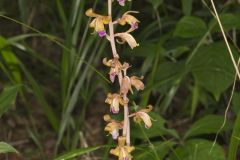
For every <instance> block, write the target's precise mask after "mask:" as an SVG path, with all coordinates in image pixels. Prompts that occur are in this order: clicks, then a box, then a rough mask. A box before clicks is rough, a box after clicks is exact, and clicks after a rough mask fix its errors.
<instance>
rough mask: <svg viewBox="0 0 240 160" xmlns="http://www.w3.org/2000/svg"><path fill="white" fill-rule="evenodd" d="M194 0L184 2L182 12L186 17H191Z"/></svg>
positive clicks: (183, 0) (184, 0)
mask: <svg viewBox="0 0 240 160" xmlns="http://www.w3.org/2000/svg"><path fill="white" fill-rule="evenodd" d="M192 3H193V0H182V10H183V13H184V14H185V15H186V16H189V15H191V12H192Z"/></svg>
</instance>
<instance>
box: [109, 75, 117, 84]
mask: <svg viewBox="0 0 240 160" xmlns="http://www.w3.org/2000/svg"><path fill="white" fill-rule="evenodd" d="M115 76H116V73H111V74H110V80H111V82H112V83H113V82H114V81H115Z"/></svg>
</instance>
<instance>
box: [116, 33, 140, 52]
mask: <svg viewBox="0 0 240 160" xmlns="http://www.w3.org/2000/svg"><path fill="white" fill-rule="evenodd" d="M115 37H119V38H120V39H121V41H118V43H120V44H123V43H125V42H127V43H128V44H129V46H130V47H131V48H132V49H133V48H135V47H137V46H139V44H138V43H137V42H136V40H135V39H134V38H133V36H132V35H131V34H129V33H127V32H123V33H116V34H115Z"/></svg>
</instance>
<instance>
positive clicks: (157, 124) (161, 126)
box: [131, 112, 179, 139]
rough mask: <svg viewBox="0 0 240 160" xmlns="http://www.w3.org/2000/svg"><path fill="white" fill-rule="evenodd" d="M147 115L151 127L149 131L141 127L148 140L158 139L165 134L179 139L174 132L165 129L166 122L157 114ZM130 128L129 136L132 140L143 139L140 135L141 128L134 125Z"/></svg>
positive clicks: (141, 134) (142, 135)
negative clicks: (150, 121)
mask: <svg viewBox="0 0 240 160" xmlns="http://www.w3.org/2000/svg"><path fill="white" fill-rule="evenodd" d="M149 115H150V117H151V118H152V127H151V128H149V129H146V128H145V127H142V128H143V131H144V132H145V134H146V135H147V136H148V138H153V137H158V136H162V135H166V134H168V135H171V136H173V137H175V138H179V136H178V134H177V132H176V131H175V130H172V129H167V128H166V127H165V123H166V120H165V119H163V118H162V117H161V116H160V115H159V114H157V113H155V112H151V113H149ZM132 126H133V127H132V130H131V136H132V137H134V138H139V139H145V136H144V134H143V133H142V130H141V127H140V126H139V125H138V124H136V123H133V124H132Z"/></svg>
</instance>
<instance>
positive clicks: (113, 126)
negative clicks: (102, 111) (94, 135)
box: [103, 115, 123, 139]
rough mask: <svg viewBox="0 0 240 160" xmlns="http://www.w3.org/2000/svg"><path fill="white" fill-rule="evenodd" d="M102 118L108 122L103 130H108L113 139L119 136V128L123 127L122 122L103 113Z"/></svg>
mask: <svg viewBox="0 0 240 160" xmlns="http://www.w3.org/2000/svg"><path fill="white" fill-rule="evenodd" d="M103 119H104V120H105V121H106V122H108V124H107V126H106V127H105V129H104V131H106V132H109V134H111V135H112V137H113V139H117V138H118V136H119V130H120V129H122V128H123V123H122V122H118V121H116V120H113V119H112V118H111V117H110V115H104V117H103Z"/></svg>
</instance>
